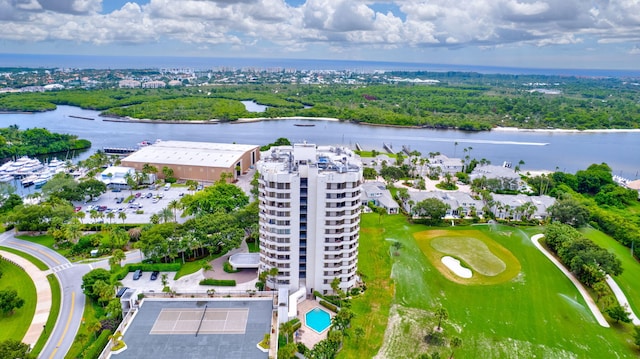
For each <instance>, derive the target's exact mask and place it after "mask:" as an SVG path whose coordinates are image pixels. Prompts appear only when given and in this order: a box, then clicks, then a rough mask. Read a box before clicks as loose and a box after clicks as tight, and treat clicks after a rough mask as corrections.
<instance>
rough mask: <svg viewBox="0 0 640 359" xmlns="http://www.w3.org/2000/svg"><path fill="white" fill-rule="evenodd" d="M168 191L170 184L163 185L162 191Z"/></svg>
mask: <svg viewBox="0 0 640 359" xmlns="http://www.w3.org/2000/svg"><path fill="white" fill-rule="evenodd" d="M170 189H171V183H167V184H165V185H164V190H165V191H168V190H170Z"/></svg>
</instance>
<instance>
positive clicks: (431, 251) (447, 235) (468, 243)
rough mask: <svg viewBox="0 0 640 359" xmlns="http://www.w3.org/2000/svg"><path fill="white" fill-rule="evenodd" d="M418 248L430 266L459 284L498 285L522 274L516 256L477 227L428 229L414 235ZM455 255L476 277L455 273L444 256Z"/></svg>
mask: <svg viewBox="0 0 640 359" xmlns="http://www.w3.org/2000/svg"><path fill="white" fill-rule="evenodd" d="M414 237H415V239H416V242H417V244H418V247H419V248H420V250H421V251H422V253H423V254H424V255H425V256H426V257H427V258H428V259H429V261H430V262H431V265H433V266H434V267H435V268H437V269H438V270H439V271H440V273H442V274H443V275H444V276H446V277H447V278H448V279H449V280H451V281H454V282H457V283H460V284H482V285H487V284H497V283H502V282H505V281H508V280H511V279H513V278H514V277H515V276H517V275H518V273H520V269H521V266H520V262H519V261H518V259H517V258H516V257H514V255H513V254H512V253H511V252H510V251H509V250H507V249H506V248H504V247H503V246H501V245H499V244H498V243H497V242H495V241H493V240H492V239H491V238H489V237H488V236H486V235H485V234H484V233H482V232H481V231H478V230H459V231H450V230H427V231H422V232H417V233H415V234H414ZM445 255H449V256H452V257H454V258H456V259H459V260H461V261H462V263H463V265H464V266H465V267H467V268H469V269H471V270H472V271H473V272H474V273H473V277H471V278H469V279H464V278H460V277H458V276H456V275H455V274H454V273H453V272H452V271H451V270H449V269H448V268H446V266H444V265H443V264H442V261H441V258H442V257H443V256H445Z"/></svg>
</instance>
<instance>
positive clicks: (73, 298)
mask: <svg viewBox="0 0 640 359" xmlns="http://www.w3.org/2000/svg"><path fill="white" fill-rule="evenodd" d="M75 299H76V292H71V313H70V314H69V318H67V325H65V326H64V331H63V332H62V336H61V337H60V341H59V342H58V345H56V347H55V348H54V349H53V351H52V352H51V356H50V357H49V359H53V357H54V356H55V355H56V352H57V351H58V348H59V347H60V345H62V340H64V337H65V336H66V335H67V331H68V330H69V325H70V324H71V317H73V307H74V305H75V304H76V303H75Z"/></svg>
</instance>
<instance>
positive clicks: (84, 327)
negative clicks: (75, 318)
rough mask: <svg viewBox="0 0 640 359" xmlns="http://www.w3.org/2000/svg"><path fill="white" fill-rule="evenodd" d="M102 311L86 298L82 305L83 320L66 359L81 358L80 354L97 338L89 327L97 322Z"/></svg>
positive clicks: (95, 333)
mask: <svg viewBox="0 0 640 359" xmlns="http://www.w3.org/2000/svg"><path fill="white" fill-rule="evenodd" d="M103 314H104V313H103V309H102V307H100V306H99V305H98V304H97V303H94V302H93V300H91V299H89V298H88V297H87V299H86V301H85V305H84V312H82V318H84V320H83V322H82V323H81V324H80V328H78V333H77V334H76V337H75V338H74V340H73V344H72V345H71V348H69V352H67V355H65V358H67V359H73V358H82V352H83V351H84V350H85V348H87V347H88V346H89V345H91V343H93V342H94V341H95V340H96V338H97V337H98V333H97V332H92V331H91V326H92V324H94V323H95V322H97V321H98V318H99V317H100V316H102V315H103Z"/></svg>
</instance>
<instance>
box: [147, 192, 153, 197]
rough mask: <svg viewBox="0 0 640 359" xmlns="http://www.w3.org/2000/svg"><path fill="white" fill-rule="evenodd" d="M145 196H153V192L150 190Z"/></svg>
mask: <svg viewBox="0 0 640 359" xmlns="http://www.w3.org/2000/svg"><path fill="white" fill-rule="evenodd" d="M145 197H147V198H151V197H153V193H151V192H149V193H147V195H146V196H145Z"/></svg>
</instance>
